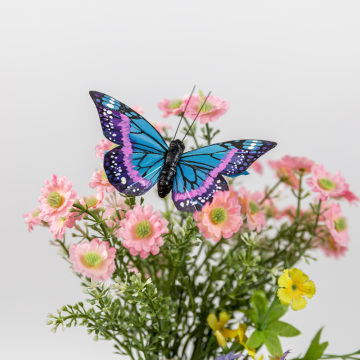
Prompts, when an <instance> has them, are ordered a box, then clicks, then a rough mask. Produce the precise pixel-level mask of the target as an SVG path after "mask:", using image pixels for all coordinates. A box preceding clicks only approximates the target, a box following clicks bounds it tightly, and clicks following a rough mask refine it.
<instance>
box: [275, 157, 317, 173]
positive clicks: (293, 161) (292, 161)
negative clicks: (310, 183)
mask: <svg viewBox="0 0 360 360" xmlns="http://www.w3.org/2000/svg"><path fill="white" fill-rule="evenodd" d="M280 161H282V163H283V164H284V166H286V167H288V168H290V169H291V170H294V171H302V172H305V173H309V172H311V168H312V167H313V166H314V165H315V162H314V161H312V160H309V159H308V158H306V157H299V156H290V155H285V156H283V157H282V159H281V160H280Z"/></svg>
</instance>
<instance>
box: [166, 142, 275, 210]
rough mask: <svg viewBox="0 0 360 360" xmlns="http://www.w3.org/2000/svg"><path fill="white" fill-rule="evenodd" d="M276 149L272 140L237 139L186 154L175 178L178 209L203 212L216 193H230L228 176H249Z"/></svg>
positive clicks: (174, 196) (175, 200)
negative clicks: (256, 162)
mask: <svg viewBox="0 0 360 360" xmlns="http://www.w3.org/2000/svg"><path fill="white" fill-rule="evenodd" d="M275 146H276V143H275V142H272V141H268V140H234V141H227V142H222V143H218V144H212V145H209V146H205V147H202V148H199V149H196V150H191V151H189V152H187V153H184V154H183V155H182V157H181V159H180V161H179V163H178V166H177V172H176V175H175V179H174V185H173V194H172V197H173V201H174V203H175V206H176V207H177V209H178V210H180V211H187V212H194V211H196V210H201V208H202V207H203V205H204V204H205V203H206V202H207V201H210V202H211V201H212V197H213V195H214V193H215V192H216V191H227V190H229V187H228V184H227V182H226V180H225V179H224V176H229V177H236V176H239V175H246V174H248V173H247V171H246V170H247V169H248V168H249V166H250V165H251V164H252V163H253V162H254V161H256V160H257V159H258V158H259V157H260V156H262V155H264V154H265V153H266V152H268V151H269V150H271V149H272V148H274V147H275Z"/></svg>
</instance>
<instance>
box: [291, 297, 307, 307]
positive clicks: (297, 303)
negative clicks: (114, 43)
mask: <svg viewBox="0 0 360 360" xmlns="http://www.w3.org/2000/svg"><path fill="white" fill-rule="evenodd" d="M306 304H307V301H306V299H305V298H303V297H302V296H299V297H297V298H295V299H294V300H293V302H292V304H291V308H292V309H293V310H301V309H303V308H304V307H305V306H306Z"/></svg>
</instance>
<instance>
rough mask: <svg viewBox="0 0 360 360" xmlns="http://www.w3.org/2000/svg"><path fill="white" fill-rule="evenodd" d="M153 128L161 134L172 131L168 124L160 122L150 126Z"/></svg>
mask: <svg viewBox="0 0 360 360" xmlns="http://www.w3.org/2000/svg"><path fill="white" fill-rule="evenodd" d="M152 125H153V126H154V128H155V129H156V130H157V131H158V132H159V133H160V134H163V133H164V132H165V130H170V129H172V126H171V125H168V124H164V123H162V122H155V123H153V124H152Z"/></svg>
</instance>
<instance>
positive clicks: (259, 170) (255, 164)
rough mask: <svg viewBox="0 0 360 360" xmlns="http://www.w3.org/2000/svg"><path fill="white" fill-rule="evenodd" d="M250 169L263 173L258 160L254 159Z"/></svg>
mask: <svg viewBox="0 0 360 360" xmlns="http://www.w3.org/2000/svg"><path fill="white" fill-rule="evenodd" d="M250 169H251V170H254V171H255V172H257V173H258V174H260V175H262V173H263V166H262V165H261V163H260V162H259V161H255V162H254V163H252V164H251V166H250Z"/></svg>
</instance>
